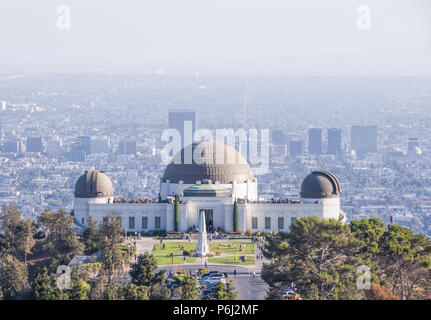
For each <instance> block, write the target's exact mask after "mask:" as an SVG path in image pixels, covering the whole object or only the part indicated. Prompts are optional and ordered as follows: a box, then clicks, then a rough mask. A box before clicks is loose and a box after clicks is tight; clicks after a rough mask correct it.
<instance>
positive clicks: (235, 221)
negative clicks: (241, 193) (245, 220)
mask: <svg viewBox="0 0 431 320" xmlns="http://www.w3.org/2000/svg"><path fill="white" fill-rule="evenodd" d="M232 220H233V231H235V232H237V231H238V203H237V201H236V199H235V202H234V203H233V218H232Z"/></svg>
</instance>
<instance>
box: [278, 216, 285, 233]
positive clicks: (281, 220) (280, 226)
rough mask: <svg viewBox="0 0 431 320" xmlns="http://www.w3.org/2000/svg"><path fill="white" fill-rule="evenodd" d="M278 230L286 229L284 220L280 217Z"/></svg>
mask: <svg viewBox="0 0 431 320" xmlns="http://www.w3.org/2000/svg"><path fill="white" fill-rule="evenodd" d="M278 229H279V230H283V229H284V218H283V217H278Z"/></svg>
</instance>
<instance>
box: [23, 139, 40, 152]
mask: <svg viewBox="0 0 431 320" xmlns="http://www.w3.org/2000/svg"><path fill="white" fill-rule="evenodd" d="M26 151H27V152H43V142H42V138H27V144H26Z"/></svg>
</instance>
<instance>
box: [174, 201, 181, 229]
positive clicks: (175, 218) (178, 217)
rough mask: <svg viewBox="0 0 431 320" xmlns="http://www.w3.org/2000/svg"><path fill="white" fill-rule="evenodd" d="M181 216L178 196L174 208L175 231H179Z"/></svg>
mask: <svg viewBox="0 0 431 320" xmlns="http://www.w3.org/2000/svg"><path fill="white" fill-rule="evenodd" d="M179 220H180V216H179V213H178V195H176V196H175V208H174V229H175V231H178V230H179V228H178V224H179Z"/></svg>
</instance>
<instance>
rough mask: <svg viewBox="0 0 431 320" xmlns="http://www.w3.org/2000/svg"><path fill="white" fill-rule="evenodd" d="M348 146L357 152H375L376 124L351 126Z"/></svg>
mask: <svg viewBox="0 0 431 320" xmlns="http://www.w3.org/2000/svg"><path fill="white" fill-rule="evenodd" d="M350 148H351V149H352V150H354V151H355V152H356V153H359V154H361V153H374V152H377V126H375V125H374V126H352V127H351V129H350Z"/></svg>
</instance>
